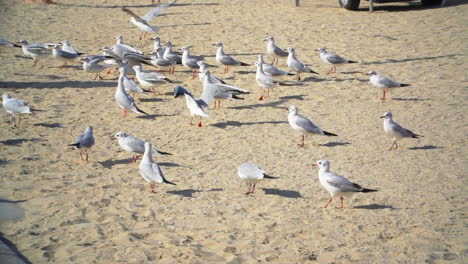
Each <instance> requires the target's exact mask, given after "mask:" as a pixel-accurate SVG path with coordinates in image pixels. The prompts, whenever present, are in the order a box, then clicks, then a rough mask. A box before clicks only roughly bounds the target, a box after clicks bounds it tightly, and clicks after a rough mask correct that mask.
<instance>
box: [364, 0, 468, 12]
mask: <svg viewBox="0 0 468 264" xmlns="http://www.w3.org/2000/svg"><path fill="white" fill-rule="evenodd" d="M391 2H392V1H388V0H387V1H385V0H380V1H376V3H381V4H385V5H374V12H378V11H386V12H406V11H419V10H421V11H422V10H427V9H436V8H444V7H447V6H458V5H463V4H467V2H466V1H447V3H446V4H445V6H444V7H441V6H440V5H433V6H430V5H427V6H424V5H421V4H420V3H419V1H418V2H414V3H411V2H408V5H388V4H389V3H391ZM355 11H357V12H369V8H368V7H362V8H359V9H357V10H355Z"/></svg>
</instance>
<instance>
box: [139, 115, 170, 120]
mask: <svg viewBox="0 0 468 264" xmlns="http://www.w3.org/2000/svg"><path fill="white" fill-rule="evenodd" d="M162 116H176V115H140V116H137V117H136V118H140V119H151V120H153V119H156V117H162Z"/></svg>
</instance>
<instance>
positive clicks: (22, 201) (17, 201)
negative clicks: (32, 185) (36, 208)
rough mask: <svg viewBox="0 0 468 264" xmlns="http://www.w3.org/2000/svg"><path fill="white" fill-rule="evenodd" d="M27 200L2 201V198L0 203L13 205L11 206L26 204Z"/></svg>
mask: <svg viewBox="0 0 468 264" xmlns="http://www.w3.org/2000/svg"><path fill="white" fill-rule="evenodd" d="M27 201H28V200H16V201H13V200H7V199H3V198H0V203H13V204H16V203H24V202H27Z"/></svg>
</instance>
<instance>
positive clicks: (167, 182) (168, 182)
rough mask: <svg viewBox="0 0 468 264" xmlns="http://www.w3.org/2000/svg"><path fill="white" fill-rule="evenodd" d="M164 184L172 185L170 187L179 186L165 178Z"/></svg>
mask: <svg viewBox="0 0 468 264" xmlns="http://www.w3.org/2000/svg"><path fill="white" fill-rule="evenodd" d="M163 183H166V184H170V185H177V184H175V183H173V182H170V181H168V180H166V179H165V178H163Z"/></svg>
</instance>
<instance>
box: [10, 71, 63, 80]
mask: <svg viewBox="0 0 468 264" xmlns="http://www.w3.org/2000/svg"><path fill="white" fill-rule="evenodd" d="M13 75H15V76H28V77H31V76H35V77H36V78H37V79H49V80H60V79H66V77H64V76H57V75H50V74H46V75H42V74H26V73H21V72H16V73H14V74H13Z"/></svg>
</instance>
